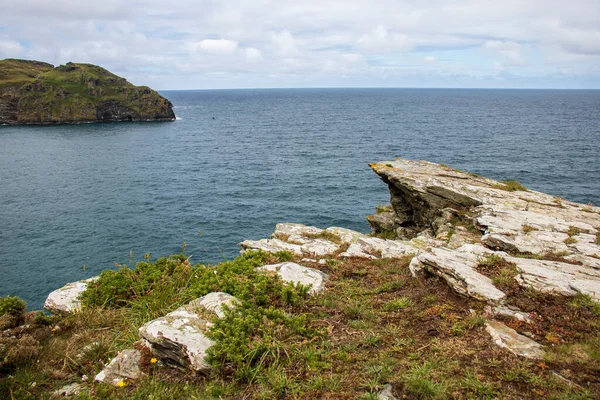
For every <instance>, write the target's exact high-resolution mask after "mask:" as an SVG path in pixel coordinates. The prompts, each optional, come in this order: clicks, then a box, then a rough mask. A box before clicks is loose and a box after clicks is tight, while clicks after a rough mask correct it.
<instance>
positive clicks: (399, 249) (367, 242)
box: [356, 236, 418, 258]
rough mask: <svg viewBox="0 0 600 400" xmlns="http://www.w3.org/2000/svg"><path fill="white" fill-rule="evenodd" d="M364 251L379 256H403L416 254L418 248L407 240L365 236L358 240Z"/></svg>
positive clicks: (357, 242)
mask: <svg viewBox="0 0 600 400" xmlns="http://www.w3.org/2000/svg"><path fill="white" fill-rule="evenodd" d="M356 244H358V245H359V246H360V248H361V250H362V251H363V252H364V253H367V254H371V255H373V256H375V257H377V258H402V257H405V256H407V255H408V254H415V253H417V252H418V250H417V249H415V248H414V247H412V246H411V245H409V244H408V243H407V242H402V241H400V240H387V239H380V238H376V237H370V236H365V237H361V238H359V239H358V240H357V241H356Z"/></svg>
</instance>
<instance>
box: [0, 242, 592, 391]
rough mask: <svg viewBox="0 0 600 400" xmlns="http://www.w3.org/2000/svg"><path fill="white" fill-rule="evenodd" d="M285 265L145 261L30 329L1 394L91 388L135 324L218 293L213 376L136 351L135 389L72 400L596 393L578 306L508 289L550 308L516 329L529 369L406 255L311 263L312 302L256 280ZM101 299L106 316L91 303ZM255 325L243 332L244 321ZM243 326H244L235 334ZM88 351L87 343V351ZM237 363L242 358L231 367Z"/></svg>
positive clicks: (1, 374) (588, 316)
mask: <svg viewBox="0 0 600 400" xmlns="http://www.w3.org/2000/svg"><path fill="white" fill-rule="evenodd" d="M290 258H291V256H290V255H289V254H285V253H282V254H280V255H278V256H267V255H265V254H258V255H251V256H249V257H245V258H239V259H236V260H234V261H233V262H232V263H227V264H221V265H218V266H216V267H204V266H200V265H197V266H193V267H192V266H190V265H189V263H187V262H186V261H184V258H181V257H180V258H179V261H174V262H171V264H169V265H171V267H168V268H167V267H161V268H159V269H157V268H155V267H154V266H153V265H155V264H143V265H142V266H143V268H141V269H139V270H129V269H123V270H122V271H121V272H119V273H107V275H106V276H105V277H104V278H103V279H105V280H106V282H107V283H108V285H107V286H106V288H110V289H107V291H102V290H103V289H101V286H99V288H96V289H95V290H97V291H96V292H94V293H93V296H90V297H89V299H88V300H87V301H88V304H90V305H89V306H88V307H87V308H84V310H83V311H82V312H81V313H79V314H74V315H69V316H56V317H52V320H51V321H50V323H49V325H47V326H44V325H42V324H39V323H38V324H37V325H36V324H35V323H34V324H33V325H32V327H31V328H29V329H28V330H27V332H23V333H22V337H27V336H29V337H30V338H33V339H27V340H25V339H21V342H20V343H17V344H13V346H12V348H13V349H14V350H13V351H14V353H15V354H13V355H12V356H11V357H12V358H10V357H9V358H8V360H9V362H6V361H5V362H4V365H3V366H2V367H1V369H0V392H4V393H9V394H11V395H12V396H13V397H14V398H40V397H41V398H44V397H47V396H49V393H51V391H52V390H54V389H56V388H58V387H61V386H62V385H64V384H66V383H70V382H77V381H80V378H81V376H82V375H84V374H85V375H87V376H88V377H90V378H92V377H93V376H94V374H96V373H97V372H99V371H100V369H101V368H102V365H103V364H104V363H106V362H108V361H109V360H110V358H111V357H112V356H114V355H115V353H116V352H117V351H118V350H120V349H123V348H126V347H131V345H132V343H133V342H135V341H136V340H138V335H137V328H138V327H139V326H140V325H141V324H142V323H143V322H145V321H148V320H151V319H153V318H155V317H158V316H161V315H164V314H165V313H166V312H168V311H171V310H173V309H174V308H176V307H177V306H179V305H181V304H183V303H184V302H186V301H188V300H189V299H190V298H193V297H194V296H196V295H200V294H202V293H205V292H207V291H210V290H226V291H228V292H234V293H236V295H238V296H239V297H241V298H243V299H245V301H246V304H245V305H244V306H243V307H241V311H239V313H237V314H236V313H229V314H228V317H226V318H225V319H224V320H222V323H219V322H217V326H216V327H215V331H216V332H217V334H216V336H215V338H216V340H217V343H218V349H217V351H215V352H214V353H213V355H214V365H215V369H214V372H213V373H212V374H211V376H209V377H203V376H196V375H194V374H190V373H187V372H183V371H179V370H176V369H172V368H169V367H167V366H164V365H161V364H160V363H152V362H151V355H150V354H145V356H144V370H145V372H146V373H147V375H146V376H145V377H144V378H143V379H141V380H140V381H139V382H128V383H127V385H126V386H125V387H122V388H112V387H108V386H106V385H103V384H97V383H93V382H88V383H86V388H87V391H86V392H85V393H84V394H82V395H81V396H80V398H119V399H147V398H149V396H152V397H151V398H154V399H159V398H164V399H170V398H249V399H250V398H257V399H273V398H290V399H291V398H298V399H314V398H325V399H354V398H362V399H375V398H376V394H377V392H378V391H379V390H380V389H381V387H382V385H383V384H385V383H388V382H391V383H392V384H393V385H394V389H395V392H396V394H397V395H398V396H399V397H400V398H408V399H429V398H432V399H446V398H477V399H480V398H481V399H484V398H490V399H494V398H506V399H524V398H525V399H548V398H554V399H592V398H597V396H598V395H599V394H600V383H599V382H598V380H597V376H598V374H599V373H600V333H599V332H600V329H599V328H600V310H599V309H598V306H597V304H596V303H592V302H590V301H589V299H587V298H584V297H580V298H576V299H574V300H573V299H570V300H569V299H564V298H561V297H553V296H547V295H544V296H540V295H539V294H536V293H534V292H531V291H526V290H523V289H519V288H518V287H516V286H514V285H512V286H510V280H505V282H507V285H509V286H507V287H506V288H505V289H506V290H507V291H508V292H509V293H510V298H511V301H512V302H514V303H516V304H519V305H520V306H521V307H525V308H529V309H535V308H536V307H538V309H539V307H544V308H545V309H546V310H547V313H545V315H547V317H541V316H540V317H539V318H538V319H536V320H535V321H534V323H533V324H523V323H514V321H513V322H511V323H512V325H513V326H514V327H515V328H516V329H518V330H519V331H522V332H532V333H533V334H534V335H536V340H539V341H541V342H542V343H543V344H544V345H547V346H548V348H549V351H548V355H547V357H546V359H545V360H544V361H541V362H530V361H525V360H522V359H519V358H518V357H516V356H514V355H512V354H510V353H508V352H507V351H505V350H502V349H499V348H497V347H496V346H495V345H493V344H492V343H491V340H490V338H489V335H488V334H487V333H486V332H485V330H484V328H483V323H484V318H483V317H482V313H483V307H484V306H483V304H481V303H478V302H475V301H471V300H467V299H465V298H462V297H459V296H457V295H456V294H454V293H453V292H452V291H451V290H450V289H449V288H448V286H447V285H446V284H445V283H443V282H441V281H440V280H438V279H437V278H434V277H429V278H424V279H413V278H411V277H410V274H409V271H408V262H409V260H410V258H406V259H403V260H373V261H368V260H347V261H330V262H329V263H328V264H327V265H326V266H319V265H313V266H314V267H315V268H320V269H322V270H324V271H325V272H327V273H328V274H330V281H329V283H328V288H327V290H326V291H325V292H324V293H322V294H320V295H318V296H316V297H314V298H304V297H303V296H301V292H298V293H300V295H299V296H296V297H295V300H293V301H290V299H291V298H292V297H294V296H290V293H292V292H288V294H287V295H285V296H284V295H283V294H282V293H283V292H282V287H281V286H277V285H275V284H274V283H272V282H271V283H265V282H267V281H265V280H264V279H263V278H260V279H263V280H260V279H259V278H258V275H255V274H253V273H252V272H251V271H252V269H253V268H254V267H255V266H256V265H259V264H262V263H273V262H277V261H279V260H288V259H290ZM482 268H487V270H488V271H489V270H490V269H489V265H487V266H482ZM505 268H510V266H506V265H504V264H502V265H499V266H498V269H500V271H499V272H493V273H492V275H493V274H497V275H498V277H497V278H496V280H497V281H498V282H500V283H501V282H502V277H505V276H506V275H509V274H510V271H508V272H507V271H503V269H505ZM136 271H137V272H136ZM157 271H162V272H159V273H157ZM214 271H217V273H213V272H214ZM492 271H493V269H492ZM272 279H275V280H276V278H272ZM120 285H122V287H120ZM268 287H270V288H271V289H265V288H268ZM253 288H254V289H253ZM121 289H122V290H121ZM265 293H271V295H269V296H270V297H269V301H268V303H269V304H271V305H272V306H274V307H275V310H283V311H285V312H286V313H287V315H290V316H296V317H293V318H296V319H293V318H292V319H287V320H285V319H277V317H276V315H275V314H273V312H271V314H268V313H266V311H265V309H264V308H262V307H263V306H260V304H261V301H262V302H264V300H265V297H264V295H265ZM294 293H296V292H294ZM298 293H296V294H298ZM258 297H260V298H261V299H262V300H261V301H258V300H257V298H258ZM284 298H285V299H287V300H286V301H283V300H282V299H284ZM93 299H96V300H93ZM98 299H102V300H101V303H103V304H104V305H105V306H104V307H101V306H95V305H94V302H98ZM119 299H120V300H119ZM471 310H475V311H471ZM528 311H529V310H528ZM261 313H262V314H261ZM255 314H256V315H258V317H253V319H254V320H255V321H254V322H252V323H254V324H255V325H252V323H251V321H252V320H253V319H252V318H248V316H249V315H255ZM260 315H262V317H260ZM273 315H275V317H274V316H273ZM29 318H30V320H33V317H31V316H30V317H29ZM302 321H304V322H302ZM243 324H247V326H250V328H247V329H246V331H243V332H242V331H241V329H242V328H241V326H242V325H243ZM252 326H254V327H253V328H252ZM302 327H303V328H302ZM578 329H583V331H578ZM219 332H220V333H219ZM240 333H241V336H239V334H240ZM236 335H238V336H236ZM240 337H241V338H242V339H243V340H242V342H239V340H240ZM236 338H237V339H236ZM234 339H235V340H234ZM246 339H247V340H246ZM236 340H238V342H236ZM244 340H246V342H244ZM36 341H39V345H36ZM90 343H96V344H95V345H94V346H92V347H91V348H90V347H89V345H90ZM86 346H87V347H86ZM228 346H229V347H228ZM240 354H241V355H245V357H243V358H241V359H236V356H239V355H240ZM555 372H556V373H558V374H560V375H561V376H562V377H564V378H567V379H569V380H570V381H571V382H567V381H566V380H564V379H563V378H561V377H558V376H557V375H556V374H555ZM34 382H35V384H34Z"/></svg>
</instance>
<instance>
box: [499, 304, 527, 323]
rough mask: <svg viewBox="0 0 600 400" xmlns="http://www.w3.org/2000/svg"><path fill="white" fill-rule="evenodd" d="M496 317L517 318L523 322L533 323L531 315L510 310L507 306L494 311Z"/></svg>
mask: <svg viewBox="0 0 600 400" xmlns="http://www.w3.org/2000/svg"><path fill="white" fill-rule="evenodd" d="M493 313H494V315H501V316H505V317H511V318H515V319H517V320H519V321H522V322H527V323H531V317H530V315H529V313H525V312H523V311H519V310H513V309H512V308H508V307H506V306H498V307H494V309H493Z"/></svg>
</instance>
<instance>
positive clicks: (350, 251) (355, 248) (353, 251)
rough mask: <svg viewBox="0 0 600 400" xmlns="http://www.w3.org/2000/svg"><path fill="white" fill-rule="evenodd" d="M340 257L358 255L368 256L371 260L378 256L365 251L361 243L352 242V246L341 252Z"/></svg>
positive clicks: (361, 256)
mask: <svg viewBox="0 0 600 400" xmlns="http://www.w3.org/2000/svg"><path fill="white" fill-rule="evenodd" d="M340 257H342V258H351V257H358V258H368V259H370V260H373V259H376V258H377V257H375V256H373V255H371V254H368V253H365V252H364V251H363V249H362V247H361V245H360V244H358V243H352V244H351V245H350V246H348V248H347V249H346V251H344V252H343V253H340Z"/></svg>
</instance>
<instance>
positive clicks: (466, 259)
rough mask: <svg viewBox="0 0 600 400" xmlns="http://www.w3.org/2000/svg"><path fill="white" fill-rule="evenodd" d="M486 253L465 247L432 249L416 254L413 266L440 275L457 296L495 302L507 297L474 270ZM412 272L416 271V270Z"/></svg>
mask: <svg viewBox="0 0 600 400" xmlns="http://www.w3.org/2000/svg"><path fill="white" fill-rule="evenodd" d="M469 250H470V251H469ZM485 252H489V250H487V249H485V248H484V247H482V246H479V245H468V244H467V245H464V246H462V247H460V248H459V249H457V250H454V251H453V250H448V249H440V248H436V249H432V253H421V254H419V255H418V256H417V257H416V258H417V260H416V261H415V263H417V262H420V263H421V264H423V265H424V266H425V268H426V269H427V270H428V271H429V272H431V273H433V274H435V275H438V276H440V277H441V278H442V279H444V280H445V281H446V282H447V283H448V284H449V285H450V286H451V287H452V288H453V289H454V291H456V292H457V293H459V294H462V295H465V296H470V297H473V298H476V299H479V300H483V301H487V302H492V303H498V302H500V301H502V300H503V299H504V298H505V297H506V294H504V292H502V291H501V290H500V289H498V288H497V287H496V286H494V284H493V283H492V280H491V279H490V278H488V277H487V276H485V275H482V274H480V273H479V272H477V271H476V270H475V266H476V265H477V263H478V259H479V257H480V256H481V255H482V254H483V253H485ZM490 253H491V252H490ZM415 265H417V264H415ZM415 269H416V270H418V267H415Z"/></svg>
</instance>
